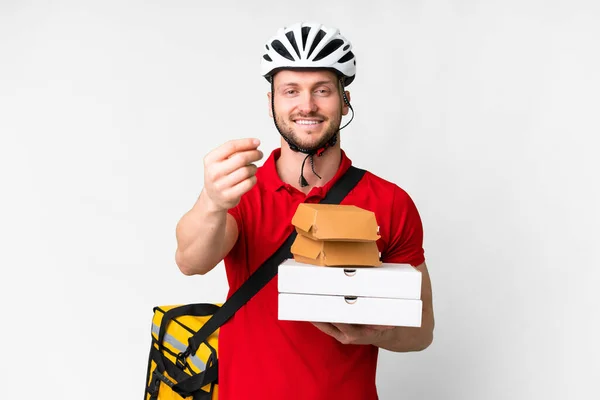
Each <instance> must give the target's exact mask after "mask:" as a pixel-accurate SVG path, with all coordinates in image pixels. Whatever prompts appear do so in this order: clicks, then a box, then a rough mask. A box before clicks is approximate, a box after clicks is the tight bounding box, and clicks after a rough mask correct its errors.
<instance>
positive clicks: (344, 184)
mask: <svg viewBox="0 0 600 400" xmlns="http://www.w3.org/2000/svg"><path fill="white" fill-rule="evenodd" d="M365 172H366V171H364V170H362V169H359V168H356V167H350V168H349V169H348V171H346V173H345V174H344V175H343V176H341V177H340V179H339V180H338V181H337V182H336V183H335V184H334V185H333V186H332V187H331V189H329V191H328V192H327V195H326V196H325V198H324V199H323V200H321V203H323V204H338V203H340V202H341V201H342V200H343V199H344V198H345V197H346V195H347V194H348V193H350V191H351V190H352V189H353V188H354V187H355V186H356V184H357V183H358V182H359V181H360V180H361V179H362V177H363V175H364V174H365ZM295 239H296V230H294V231H293V232H292V234H291V235H290V236H288V238H287V240H286V241H285V242H284V243H283V244H282V245H281V247H280V248H279V249H277V251H276V252H275V253H274V254H273V255H272V256H271V257H269V259H268V260H267V261H265V263H264V264H262V265H261V266H260V267H259V268H258V269H257V270H256V271H254V273H253V274H252V275H251V276H250V277H249V278H248V280H247V281H246V282H244V283H243V284H242V286H240V288H239V289H238V290H237V291H236V292H235V293H234V294H232V295H231V297H230V298H229V299H228V300H227V301H226V302H225V303H224V304H223V305H222V306H221V308H220V309H219V310H218V311H217V312H216V313H215V314H214V315H213V316H212V317H211V318H210V319H209V320H208V321H206V323H205V324H204V325H203V326H202V328H200V330H199V331H198V332H197V333H196V334H195V335H194V336H192V337H190V339H189V341H188V344H189V347H188V349H187V351H186V352H188V354H192V355H193V354H195V353H196V351H197V350H198V348H199V347H200V344H201V343H202V342H204V341H205V340H206V339H207V338H208V337H209V336H210V335H211V334H212V333H213V332H215V331H216V330H217V329H218V328H219V327H220V326H222V325H223V324H224V323H225V322H227V321H228V320H229V318H231V317H232V316H233V314H235V313H236V312H237V310H239V309H240V308H242V306H243V305H244V304H246V303H247V302H248V301H249V300H250V299H251V298H252V296H254V295H255V294H256V293H258V292H259V291H260V290H261V289H262V288H263V287H264V286H265V285H266V284H267V283H269V281H270V280H271V279H273V278H274V277H275V275H277V270H278V267H279V264H281V263H282V262H284V261H285V260H286V259H288V258H291V255H292V254H291V251H290V249H291V247H292V244H293V243H294V240H295ZM159 340H161V338H159Z"/></svg>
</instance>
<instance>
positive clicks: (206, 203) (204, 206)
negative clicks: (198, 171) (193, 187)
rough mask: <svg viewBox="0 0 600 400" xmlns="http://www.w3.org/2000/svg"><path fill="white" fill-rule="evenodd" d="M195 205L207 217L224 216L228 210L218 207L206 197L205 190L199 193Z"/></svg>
mask: <svg viewBox="0 0 600 400" xmlns="http://www.w3.org/2000/svg"><path fill="white" fill-rule="evenodd" d="M196 205H197V206H199V208H200V209H201V210H202V211H203V212H204V213H206V214H209V215H218V214H226V213H227V211H228V209H227V208H223V207H220V206H219V205H217V204H216V203H215V202H214V201H213V200H212V199H211V198H210V196H209V195H208V193H207V192H206V189H202V192H200V197H198V201H197V202H196Z"/></svg>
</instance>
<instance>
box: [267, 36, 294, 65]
mask: <svg viewBox="0 0 600 400" xmlns="http://www.w3.org/2000/svg"><path fill="white" fill-rule="evenodd" d="M271 47H272V48H273V50H275V51H276V52H277V53H278V54H279V55H280V56H282V57H284V58H287V59H288V60H290V61H294V57H292V55H291V54H290V52H289V51H287V49H286V48H285V46H284V45H283V43H281V42H280V41H279V40H273V41H272V42H271Z"/></svg>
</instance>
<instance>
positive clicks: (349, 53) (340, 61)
mask: <svg viewBox="0 0 600 400" xmlns="http://www.w3.org/2000/svg"><path fill="white" fill-rule="evenodd" d="M353 58H354V54H352V52H351V51H349V52H348V53H346V55H344V57H342V58H340V60H339V61H338V62H339V63H340V64H342V63H345V62H346V61H350V60H352V59H353Z"/></svg>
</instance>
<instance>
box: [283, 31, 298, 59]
mask: <svg viewBox="0 0 600 400" xmlns="http://www.w3.org/2000/svg"><path fill="white" fill-rule="evenodd" d="M285 36H287V38H288V40H289V41H290V43H291V44H292V47H293V48H294V50H296V54H298V58H300V51H299V50H298V44H297V43H296V36H295V35H294V32H293V31H289V32H288V33H286V34H285Z"/></svg>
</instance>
